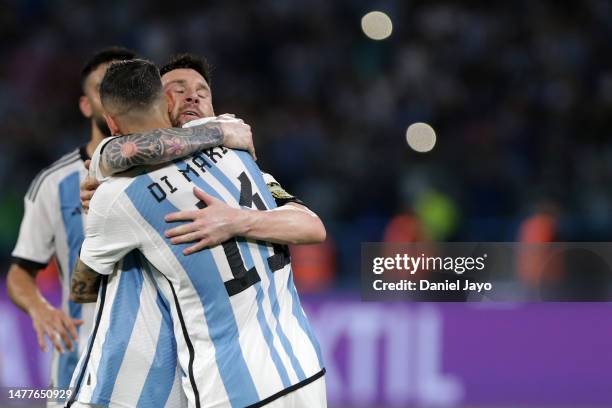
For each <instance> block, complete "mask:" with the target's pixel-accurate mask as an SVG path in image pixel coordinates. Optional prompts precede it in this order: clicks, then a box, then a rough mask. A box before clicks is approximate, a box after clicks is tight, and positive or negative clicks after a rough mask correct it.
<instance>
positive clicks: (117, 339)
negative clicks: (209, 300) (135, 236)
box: [67, 251, 187, 408]
mask: <svg viewBox="0 0 612 408" xmlns="http://www.w3.org/2000/svg"><path fill="white" fill-rule="evenodd" d="M153 273H154V272H153V271H152V268H150V267H149V266H148V265H147V263H146V261H145V260H144V259H142V255H141V254H140V253H139V252H138V251H133V252H131V253H129V254H127V255H126V256H125V257H124V258H123V259H122V260H121V261H120V262H119V263H118V264H117V267H116V268H115V270H114V272H113V273H112V274H111V275H110V276H105V277H104V278H103V280H102V283H101V285H100V286H101V287H100V291H99V294H98V302H97V309H96V318H95V322H94V327H93V331H92V334H91V337H90V339H89V342H88V345H87V349H86V351H85V352H84V353H83V355H82V357H81V359H80V361H79V365H78V366H77V369H76V370H75V373H74V376H73V379H72V383H71V388H72V390H73V394H72V396H71V398H70V401H69V403H68V405H67V406H71V405H72V404H73V403H74V401H78V402H79V403H81V404H87V405H88V406H89V405H90V404H91V405H93V406H96V407H98V406H103V407H117V408H118V407H122V408H131V407H139V408H157V407H166V408H182V407H186V406H187V400H186V397H185V395H184V393H183V391H182V386H181V376H182V374H181V372H180V369H179V368H178V365H177V349H176V342H175V339H174V334H173V329H172V327H173V324H172V317H171V315H170V307H169V301H168V299H167V298H166V297H165V296H164V295H163V294H162V291H161V290H159V289H158V287H157V283H156V282H155V279H154V277H153ZM162 284H163V282H162Z"/></svg>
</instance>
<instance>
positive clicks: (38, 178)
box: [27, 150, 78, 195]
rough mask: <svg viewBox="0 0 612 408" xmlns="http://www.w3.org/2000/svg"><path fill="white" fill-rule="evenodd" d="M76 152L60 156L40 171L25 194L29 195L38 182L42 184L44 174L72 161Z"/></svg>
mask: <svg viewBox="0 0 612 408" xmlns="http://www.w3.org/2000/svg"><path fill="white" fill-rule="evenodd" d="M77 153H78V152H77V151H76V150H75V151H73V152H72V153H68V154H66V155H64V156H62V157H61V158H59V159H58V160H56V161H54V162H53V163H52V164H51V165H49V166H47V167H45V168H44V169H42V170H41V171H40V172H38V174H37V175H36V177H35V178H34V180H33V181H32V183H31V184H30V188H28V192H27V194H28V195H29V194H30V193H31V191H32V190H33V189H34V186H35V185H36V184H37V183H38V182H39V181H40V182H42V180H41V178H42V177H44V176H45V173H47V172H49V171H53V170H54V169H55V167H56V166H58V165H60V164H63V163H66V162H67V161H68V160H72V159H74V157H75V156H76V155H77Z"/></svg>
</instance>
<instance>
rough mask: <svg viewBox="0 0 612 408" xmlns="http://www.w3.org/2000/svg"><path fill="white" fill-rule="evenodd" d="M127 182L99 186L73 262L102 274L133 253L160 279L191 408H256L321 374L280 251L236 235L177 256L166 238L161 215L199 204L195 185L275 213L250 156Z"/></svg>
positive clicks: (187, 163) (209, 155) (218, 156)
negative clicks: (187, 254) (168, 304)
mask: <svg viewBox="0 0 612 408" xmlns="http://www.w3.org/2000/svg"><path fill="white" fill-rule="evenodd" d="M131 175H132V176H133V177H113V178H111V179H109V180H108V181H106V182H105V183H103V184H102V185H101V186H100V187H99V188H98V191H97V192H96V194H95V195H94V198H93V200H92V201H91V205H90V213H89V216H88V225H87V231H86V238H85V242H84V244H83V249H82V252H81V260H82V261H83V262H85V263H86V264H87V265H88V266H89V267H91V268H92V269H94V270H96V271H97V272H99V273H102V274H105V275H110V274H112V273H113V272H114V269H115V264H116V263H117V262H118V261H120V260H121V259H122V258H123V257H124V256H125V255H127V254H128V253H130V252H131V251H133V250H135V249H137V250H139V251H140V252H141V253H142V254H143V255H144V256H145V258H146V260H147V261H148V262H149V263H150V264H151V266H152V267H153V268H154V269H155V270H157V271H158V272H159V274H157V275H156V278H155V280H156V283H157V285H158V287H159V289H160V290H161V291H162V292H163V293H164V294H165V297H166V298H168V299H170V300H171V301H170V309H171V312H172V320H173V326H174V333H175V337H176V342H177V350H178V360H179V364H180V366H181V368H182V371H183V372H184V373H185V376H184V377H183V388H184V389H185V393H186V395H187V398H188V399H189V402H190V406H195V407H213V406H233V407H245V406H261V405H263V404H265V403H267V402H270V401H272V400H274V399H276V398H278V397H279V396H282V395H284V394H285V393H287V392H290V391H292V390H295V389H298V388H299V387H300V386H301V385H305V384H307V383H309V382H311V381H313V380H314V379H316V378H319V377H320V376H322V375H323V374H324V369H323V362H322V360H321V353H320V350H319V345H318V342H317V340H316V338H315V337H314V334H313V332H312V330H311V328H310V325H309V324H308V321H307V319H306V316H305V314H304V311H303V310H302V307H301V305H300V302H299V298H298V295H297V292H296V290H295V287H294V285H293V278H292V272H291V265H290V261H289V254H288V251H287V249H286V247H283V246H279V245H272V244H270V243H266V242H259V241H258V242H255V241H251V240H246V239H243V238H237V239H231V240H229V241H227V242H225V243H223V244H222V245H218V246H215V247H213V248H209V249H205V250H203V251H201V252H198V253H196V254H192V255H189V256H184V255H183V254H182V250H183V249H184V248H185V247H186V245H171V244H170V242H169V240H168V239H166V238H165V236H164V231H165V230H166V229H167V228H168V225H167V224H166V223H165V221H164V216H165V215H166V214H168V213H170V212H172V211H177V210H186V209H194V208H197V207H200V208H201V207H202V206H203V203H198V202H196V199H195V197H194V196H193V187H194V186H197V187H199V188H201V189H202V190H204V191H206V192H207V193H209V194H211V195H213V196H215V197H217V198H219V199H221V200H223V201H225V202H226V203H228V204H229V205H230V206H233V207H236V208H239V207H242V208H251V209H259V210H270V209H274V208H275V207H276V204H275V202H274V199H273V197H272V195H271V194H270V192H269V191H268V189H267V187H266V183H265V181H264V179H263V176H262V173H261V171H260V170H259V168H258V167H257V166H256V164H255V163H254V162H253V160H252V159H251V157H250V156H249V155H248V153H246V152H240V151H233V150H228V149H225V148H214V149H209V150H206V151H202V152H200V153H197V154H194V155H192V156H190V157H188V158H186V159H184V160H179V161H176V162H175V163H173V164H170V165H166V166H161V167H156V168H150V169H148V170H143V169H135V170H134V171H133V172H132V174H131ZM106 330H108V329H105V328H104V327H102V326H100V327H98V331H97V333H96V331H95V330H94V333H95V334H96V336H94V337H97V336H105V331H106ZM94 341H95V340H94ZM122 369H123V368H122ZM125 369H126V370H128V369H129V367H127V366H126V367H125ZM132 375H139V374H138V373H136V372H134V373H132Z"/></svg>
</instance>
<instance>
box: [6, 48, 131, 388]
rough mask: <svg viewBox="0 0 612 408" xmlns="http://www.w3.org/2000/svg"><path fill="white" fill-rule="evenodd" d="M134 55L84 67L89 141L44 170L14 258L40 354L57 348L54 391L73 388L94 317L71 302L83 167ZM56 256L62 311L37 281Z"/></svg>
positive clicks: (16, 281)
mask: <svg viewBox="0 0 612 408" xmlns="http://www.w3.org/2000/svg"><path fill="white" fill-rule="evenodd" d="M134 55H135V54H134V52H132V51H130V50H127V49H125V48H118V47H112V48H107V49H104V50H102V51H100V52H98V53H96V54H95V55H94V56H93V57H92V58H91V59H90V60H89V61H88V62H87V63H86V64H85V67H84V68H83V70H82V72H81V89H82V92H83V95H82V96H81V97H80V99H79V108H80V110H81V113H82V114H83V116H85V117H86V118H88V119H90V122H91V134H90V139H89V141H88V142H87V144H85V145H83V146H81V147H79V148H77V149H75V150H73V151H72V152H70V153H68V154H66V155H64V156H62V157H61V158H60V159H59V160H57V161H56V162H55V163H53V164H52V165H51V166H49V167H47V168H45V169H43V170H42V171H41V172H40V173H39V174H38V175H37V177H36V178H35V179H34V181H33V182H32V184H31V185H30V188H29V190H28V192H27V193H26V197H25V199H24V203H25V214H24V216H23V220H22V222H21V228H20V231H19V238H18V240H17V245H16V246H15V249H14V250H13V253H12V257H13V263H12V264H11V266H10V270H9V273H8V276H7V288H8V293H9V295H10V297H11V299H12V300H13V302H14V303H15V304H16V305H17V306H19V307H20V308H21V309H22V310H24V311H25V312H26V313H28V314H29V315H30V317H31V318H32V325H33V326H34V330H36V334H37V337H38V344H39V346H40V348H41V349H42V350H43V351H46V350H47V345H46V340H45V337H47V338H48V339H49V340H50V341H51V343H52V344H53V347H54V349H55V353H54V355H53V359H52V373H51V385H52V386H54V387H59V388H67V387H68V385H69V381H70V377H71V376H72V372H73V370H74V367H75V365H76V363H77V361H78V355H79V352H81V351H82V346H83V345H84V343H85V342H84V340H85V339H86V338H87V335H88V334H89V328H90V324H91V316H92V315H93V306H90V305H85V306H82V305H79V304H76V303H74V302H72V301H70V300H69V298H68V294H69V292H70V277H71V272H72V270H73V269H74V265H75V261H76V259H77V256H78V251H79V250H80V247H81V243H82V241H83V215H82V212H81V206H80V202H79V183H80V181H81V179H82V178H83V176H84V175H85V173H86V170H85V167H84V165H83V162H84V161H85V160H87V159H88V158H89V155H90V154H92V153H93V151H94V149H95V148H96V146H97V145H98V143H99V142H100V141H101V140H102V139H103V138H104V137H106V136H109V135H110V133H109V130H108V127H107V126H106V122H105V121H104V117H103V116H102V105H101V103H100V96H99V92H98V90H99V86H100V82H101V80H102V77H103V76H104V73H105V72H106V68H107V67H108V65H109V63H110V62H112V61H119V60H126V59H131V58H133V57H134ZM53 255H55V256H56V259H57V261H58V266H59V270H60V279H61V284H62V285H61V286H62V305H61V308H59V309H56V308H54V307H53V306H52V305H50V304H49V303H48V302H47V301H46V299H45V298H44V297H43V296H42V295H41V293H40V291H39V290H38V287H37V286H36V281H35V278H36V275H37V273H38V272H39V271H40V270H41V269H43V268H44V267H46V266H47V264H48V263H49V260H50V259H51V257H52V256H53ZM81 324H82V326H81V327H78V326H79V325H81ZM77 338H79V341H78V342H77Z"/></svg>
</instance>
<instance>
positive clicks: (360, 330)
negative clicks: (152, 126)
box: [0, 0, 612, 407]
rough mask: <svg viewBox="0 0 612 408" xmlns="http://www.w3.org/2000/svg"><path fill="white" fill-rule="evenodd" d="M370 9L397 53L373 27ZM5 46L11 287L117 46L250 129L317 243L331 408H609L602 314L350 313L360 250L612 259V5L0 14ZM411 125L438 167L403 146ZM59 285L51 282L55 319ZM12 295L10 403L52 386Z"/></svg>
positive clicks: (305, 255)
mask: <svg viewBox="0 0 612 408" xmlns="http://www.w3.org/2000/svg"><path fill="white" fill-rule="evenodd" d="M373 10H379V11H382V12H384V13H385V14H386V15H387V16H388V17H389V18H390V21H391V22H392V32H391V35H390V36H389V37H388V38H386V39H383V40H380V41H377V40H373V39H371V38H368V36H366V35H365V33H364V31H363V29H362V17H363V16H364V15H365V14H366V13H368V12H370V11H373ZM378 28H380V27H378ZM386 28H387V30H388V29H389V27H386ZM384 29H385V27H383V30H382V31H383V32H384V31H385V30H384ZM0 33H1V36H2V38H3V41H2V43H1V45H0V55H1V56H2V64H1V65H0V89H1V92H0V123H1V125H0V127H1V129H2V138H0V151H1V152H2V160H1V161H0V187H1V188H0V191H1V196H0V248H1V251H0V260H1V265H2V268H0V271H1V272H0V273H3V274H4V273H6V271H7V270H8V266H9V262H10V260H9V256H10V252H11V250H12V248H13V245H14V242H15V239H16V235H17V231H18V228H19V222H20V219H21V214H22V210H23V208H22V207H23V204H22V197H23V195H24V193H25V191H26V189H27V187H28V185H29V182H30V181H31V180H32V179H33V177H34V176H35V174H36V173H37V172H38V171H39V170H40V169H41V168H43V167H44V166H46V165H48V164H49V163H51V162H52V161H53V160H55V159H56V158H57V157H59V156H60V155H61V154H63V153H64V152H66V151H68V150H70V149H72V148H73V147H74V146H76V145H79V144H82V143H84V142H85V141H86V140H87V138H88V134H89V133H88V122H87V121H86V120H84V119H83V118H82V117H81V115H80V113H79V110H78V106H77V99H78V96H79V92H80V90H79V71H80V68H81V64H82V62H83V61H84V60H85V59H86V58H87V57H88V56H89V55H91V54H92V53H93V52H94V51H95V50H96V49H98V48H101V47H104V46H107V45H112V44H118V45H125V46H127V47H130V48H133V49H135V50H136V51H138V52H139V53H140V54H141V55H142V56H144V57H147V58H150V59H152V60H153V61H155V62H160V63H161V62H163V61H164V60H165V59H167V58H168V57H169V56H170V55H172V54H174V53H177V52H192V53H197V54H201V55H203V56H205V57H207V58H208V60H209V62H211V63H212V65H213V66H214V68H215V70H214V72H213V79H212V89H213V100H214V105H215V109H216V112H217V113H225V112H229V113H235V114H237V115H238V116H240V117H241V118H243V119H244V120H245V121H247V122H248V123H249V124H251V125H252V127H253V130H254V137H255V143H256V147H257V153H258V157H259V165H260V167H262V168H263V169H265V170H266V171H268V172H270V173H272V174H273V175H275V176H276V178H277V179H278V180H279V181H280V182H281V183H282V184H283V185H284V186H285V187H286V188H287V189H288V190H289V191H291V192H293V193H295V194H296V195H297V196H299V197H300V198H302V199H303V200H304V202H306V203H307V204H308V205H309V206H310V207H311V208H313V209H314V210H315V211H316V212H317V213H318V214H319V215H320V216H321V218H322V219H323V220H324V222H325V224H326V227H327V231H328V240H327V242H326V243H325V244H323V245H318V246H309V247H301V248H298V247H296V248H293V250H292V251H293V252H292V253H293V259H294V265H295V268H294V269H295V273H296V279H297V281H298V282H297V283H298V285H299V287H300V289H301V292H302V293H303V294H304V295H303V296H304V299H305V300H304V303H305V308H306V309H307V312H309V316H310V318H311V319H312V321H313V324H314V325H315V328H316V331H317V334H318V336H319V338H320V339H321V343H322V346H323V348H324V352H325V354H326V363H327V366H328V376H327V384H328V391H329V401H330V406H331V407H339V406H342V407H370V406H376V407H382V406H446V407H459V406H480V407H484V406H490V407H493V406H494V407H517V406H525V407H526V406H531V407H540V406H555V407H559V406H572V407H576V406H580V407H586V406H602V407H603V406H607V407H609V406H612V387H610V385H609V384H610V367H612V351H611V350H612V348H611V347H610V345H611V344H612V325H611V324H610V323H612V322H611V320H612V318H611V316H612V314H611V313H610V311H611V310H610V308H611V306H609V305H607V304H546V305H544V304H543V305H520V306H518V305H516V306H513V305H503V306H499V305H497V306H495V305H487V306H484V305H475V306H474V305H441V304H416V305H415V304H412V305H402V304H375V303H361V302H359V297H358V294H357V290H358V288H359V259H360V243H361V242H372V241H391V242H394V241H408V242H411V241H418V240H439V241H449V240H450V241H527V242H533V241H535V242H548V241H555V240H561V241H582V240H590V241H609V240H610V239H611V236H612V195H611V193H612V189H610V187H609V186H610V185H611V183H612V140H611V139H610V138H609V132H610V129H611V128H612V126H611V125H612V115H610V112H611V109H612V58H611V55H612V54H611V53H610V52H609V44H610V40H611V39H612V3H611V2H608V1H604V0H589V1H584V2H571V3H563V4H560V3H559V4H558V3H556V2H552V1H551V2H547V1H515V2H508V3H504V4H496V3H492V2H484V1H476V2H469V3H468V2H466V3H465V4H459V2H451V1H392V0H388V1H371V0H367V1H366V0H337V1H327V0H310V1H308V2H303V1H294V0H291V1H289V0H286V1H284V0H263V1H259V2H249V3H247V2H232V1H209V2H194V1H192V2H180V4H179V2H149V1H144V0H131V1H130V2H121V1H107V2H104V3H99V4H95V2H92V1H83V2H74V1H67V0H66V1H43V0H8V1H6V0H5V1H3V2H2V5H1V6H0ZM414 122H425V123H428V124H430V125H431V126H432V127H433V128H434V129H435V131H436V134H437V143H436V145H435V147H434V148H433V150H432V151H430V152H428V153H416V152H415V151H413V150H411V149H410V148H409V147H408V145H407V144H406V129H407V128H408V126H409V125H411V124H412V123H414ZM54 273H56V272H55V271H54V268H53V267H51V268H49V270H48V271H46V272H45V273H44V274H43V275H41V276H40V277H39V280H40V283H41V286H42V287H43V288H44V291H45V293H47V294H48V296H50V297H51V298H52V299H55V300H57V290H58V287H57V284H56V281H55V276H54ZM2 281H4V279H2ZM0 289H1V292H0V311H1V314H0V316H1V318H0V352H1V354H0V386H35V385H38V386H41V385H44V384H46V381H47V379H46V376H47V373H48V369H47V364H48V362H47V360H46V358H45V357H41V354H40V353H38V351H37V348H36V347H35V338H34V334H33V332H32V330H31V327H30V323H29V320H28V319H27V317H26V316H24V315H23V313H21V312H19V311H18V310H16V308H14V307H13V306H12V304H10V303H9V301H8V300H7V298H6V291H5V290H4V287H3V283H2V284H0Z"/></svg>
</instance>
